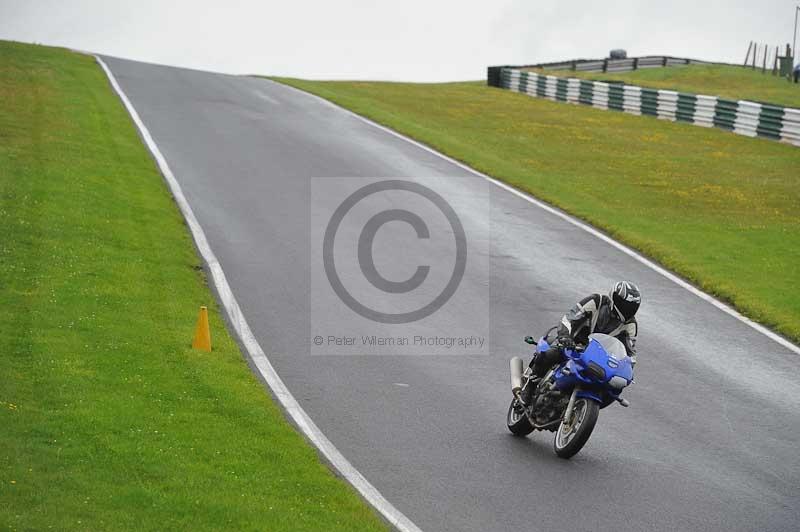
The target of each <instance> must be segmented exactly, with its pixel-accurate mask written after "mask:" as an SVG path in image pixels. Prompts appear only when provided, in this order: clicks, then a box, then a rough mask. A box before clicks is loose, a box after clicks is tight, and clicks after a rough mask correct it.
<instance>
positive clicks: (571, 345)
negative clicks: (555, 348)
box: [556, 336, 575, 349]
mask: <svg viewBox="0 0 800 532" xmlns="http://www.w3.org/2000/svg"><path fill="white" fill-rule="evenodd" d="M556 341H557V342H558V345H559V346H560V347H561V348H562V349H575V340H573V339H572V337H571V336H559V337H558V340H556Z"/></svg>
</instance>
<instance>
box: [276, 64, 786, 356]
mask: <svg viewBox="0 0 800 532" xmlns="http://www.w3.org/2000/svg"><path fill="white" fill-rule="evenodd" d="M262 79H265V81H269V82H270V83H276V84H278V85H281V86H283V87H288V88H289V89H292V90H296V91H298V92H301V93H303V94H305V95H306V96H311V97H312V98H315V99H317V100H320V101H322V102H325V103H326V104H327V105H332V106H334V107H337V108H338V109H340V110H342V111H344V112H345V113H348V114H350V115H351V116H354V117H356V118H358V119H359V120H361V121H362V122H365V123H367V124H369V125H371V126H373V127H376V128H378V129H380V130H382V131H385V132H386V133H389V134H391V135H394V136H395V137H397V138H400V139H403V140H405V141H406V142H410V143H411V144H413V145H414V146H416V147H418V148H421V149H423V150H425V151H427V152H429V153H432V154H434V155H436V156H437V157H440V158H442V159H444V160H445V161H448V162H450V163H452V164H454V165H456V166H458V167H460V168H463V169H464V170H467V171H468V172H470V173H472V174H474V175H476V176H480V177H482V178H484V179H486V180H488V181H489V182H491V183H494V184H495V185H497V186H498V187H500V188H502V189H504V190H507V191H508V192H511V193H512V194H514V195H515V196H518V197H520V198H522V199H524V200H525V201H528V202H530V203H532V204H534V205H536V206H537V207H540V208H542V209H544V210H545V211H547V212H549V213H551V214H554V215H556V216H558V217H559V218H561V219H563V220H565V221H567V222H569V223H571V224H572V225H574V226H575V227H579V228H581V229H583V230H584V231H586V232H587V233H589V234H591V235H593V236H596V237H597V238H599V239H600V240H602V241H603V242H606V243H607V244H610V245H611V246H614V247H615V248H617V249H618V250H620V251H622V252H623V253H625V254H626V255H628V256H630V257H631V258H633V259H635V260H637V261H639V262H640V263H642V264H644V265H645V266H647V267H648V268H650V269H651V270H653V271H655V272H657V273H660V274H661V275H663V276H664V277H666V278H667V279H669V280H670V281H672V282H674V283H675V284H677V285H679V286H681V287H683V288H685V289H686V290H688V291H689V292H691V293H692V294H694V295H696V296H697V297H699V298H700V299H702V300H703V301H706V302H708V303H711V304H712V305H714V306H715V307H717V308H718V309H719V310H721V311H723V312H725V313H726V314H728V315H730V316H732V317H734V318H736V319H737V320H739V321H741V322H742V323H744V324H746V325H748V326H749V327H751V328H753V329H755V330H756V331H758V332H760V333H761V334H763V335H764V336H766V337H767V338H769V339H771V340H774V341H775V342H777V343H779V344H780V345H781V346H783V347H785V348H786V349H788V350H789V351H792V352H793V353H795V354H797V355H800V346H797V345H795V344H793V343H792V342H790V341H789V340H787V339H786V338H784V337H783V336H781V335H779V334H777V333H775V332H773V331H771V330H769V329H768V328H766V327H764V326H763V325H761V324H760V323H756V322H754V321H753V320H751V319H750V318H748V317H747V316H743V315H742V314H740V313H739V312H737V311H736V310H734V309H733V308H731V307H729V306H728V305H726V304H725V303H723V302H722V301H720V300H718V299H717V298H715V297H714V296H712V295H710V294H706V293H705V292H703V291H702V290H700V289H699V288H697V287H695V286H692V285H691V284H689V283H687V282H686V281H684V280H683V279H681V278H680V277H678V276H677V275H675V274H674V273H672V272H670V271H669V270H666V269H664V268H662V267H661V266H659V265H658V264H656V263H655V262H653V261H651V260H650V259H648V258H646V257H644V256H642V255H640V254H639V253H637V252H636V251H634V250H632V249H631V248H629V247H628V246H626V245H624V244H621V243H619V242H617V241H616V240H614V239H613V238H611V237H610V236H608V235H606V234H603V233H601V232H600V231H598V230H597V229H595V228H594V227H592V226H590V225H588V224H585V223H584V222H582V221H580V220H577V219H576V218H574V217H572V216H570V215H569V214H566V213H564V212H561V211H559V210H558V209H556V208H554V207H551V206H550V205H548V204H546V203H544V202H542V201H540V200H538V199H536V198H534V197H533V196H531V195H529V194H528V193H526V192H522V191H521V190H518V189H516V188H514V187H512V186H511V185H508V184H506V183H503V182H502V181H498V180H497V179H495V178H493V177H490V176H488V175H486V174H484V173H481V172H479V171H477V170H475V169H473V168H470V167H469V166H467V165H466V164H464V163H462V162H460V161H457V160H455V159H453V158H452V157H448V156H447V155H444V154H443V153H440V152H438V151H436V150H434V149H433V148H431V147H429V146H426V145H425V144H422V143H421V142H418V141H416V140H414V139H412V138H410V137H407V136H405V135H403V134H402V133H398V132H397V131H395V130H393V129H390V128H388V127H386V126H383V125H381V124H378V123H377V122H373V121H372V120H370V119H369V118H365V117H363V116H361V115H359V114H356V113H354V112H353V111H350V110H349V109H345V108H344V107H342V106H340V105H337V104H336V103H334V102H331V101H330V100H326V99H325V98H322V97H321V96H317V95H316V94H312V93H310V92H307V91H304V90H302V89H298V88H297V87H292V86H291V85H286V84H283V83H278V82H277V81H273V80H271V79H266V78H262Z"/></svg>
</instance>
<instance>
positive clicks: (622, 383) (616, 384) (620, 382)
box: [608, 375, 628, 390]
mask: <svg viewBox="0 0 800 532" xmlns="http://www.w3.org/2000/svg"><path fill="white" fill-rule="evenodd" d="M608 385H609V386H611V387H612V388H616V389H617V390H621V389H623V388H624V387H626V386H627V385H628V381H627V380H625V379H623V378H622V377H620V376H619V375H614V376H613V377H611V380H609V381H608Z"/></svg>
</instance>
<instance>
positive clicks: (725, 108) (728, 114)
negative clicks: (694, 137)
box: [714, 99, 739, 130]
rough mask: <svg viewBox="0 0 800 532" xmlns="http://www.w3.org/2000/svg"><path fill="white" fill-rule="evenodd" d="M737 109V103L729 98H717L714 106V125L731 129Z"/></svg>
mask: <svg viewBox="0 0 800 532" xmlns="http://www.w3.org/2000/svg"><path fill="white" fill-rule="evenodd" d="M738 110H739V103H738V102H734V101H731V100H723V99H719V100H717V105H716V107H715V108H714V125H715V126H717V127H721V128H722V129H728V130H731V129H733V123H734V122H735V121H736V111H738Z"/></svg>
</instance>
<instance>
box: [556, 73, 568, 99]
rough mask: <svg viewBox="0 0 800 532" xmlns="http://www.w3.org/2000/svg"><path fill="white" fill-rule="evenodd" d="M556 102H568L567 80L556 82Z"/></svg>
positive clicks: (560, 79)
mask: <svg viewBox="0 0 800 532" xmlns="http://www.w3.org/2000/svg"><path fill="white" fill-rule="evenodd" d="M556 100H558V101H559V102H566V101H567V80H566V79H565V78H558V80H556Z"/></svg>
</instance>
